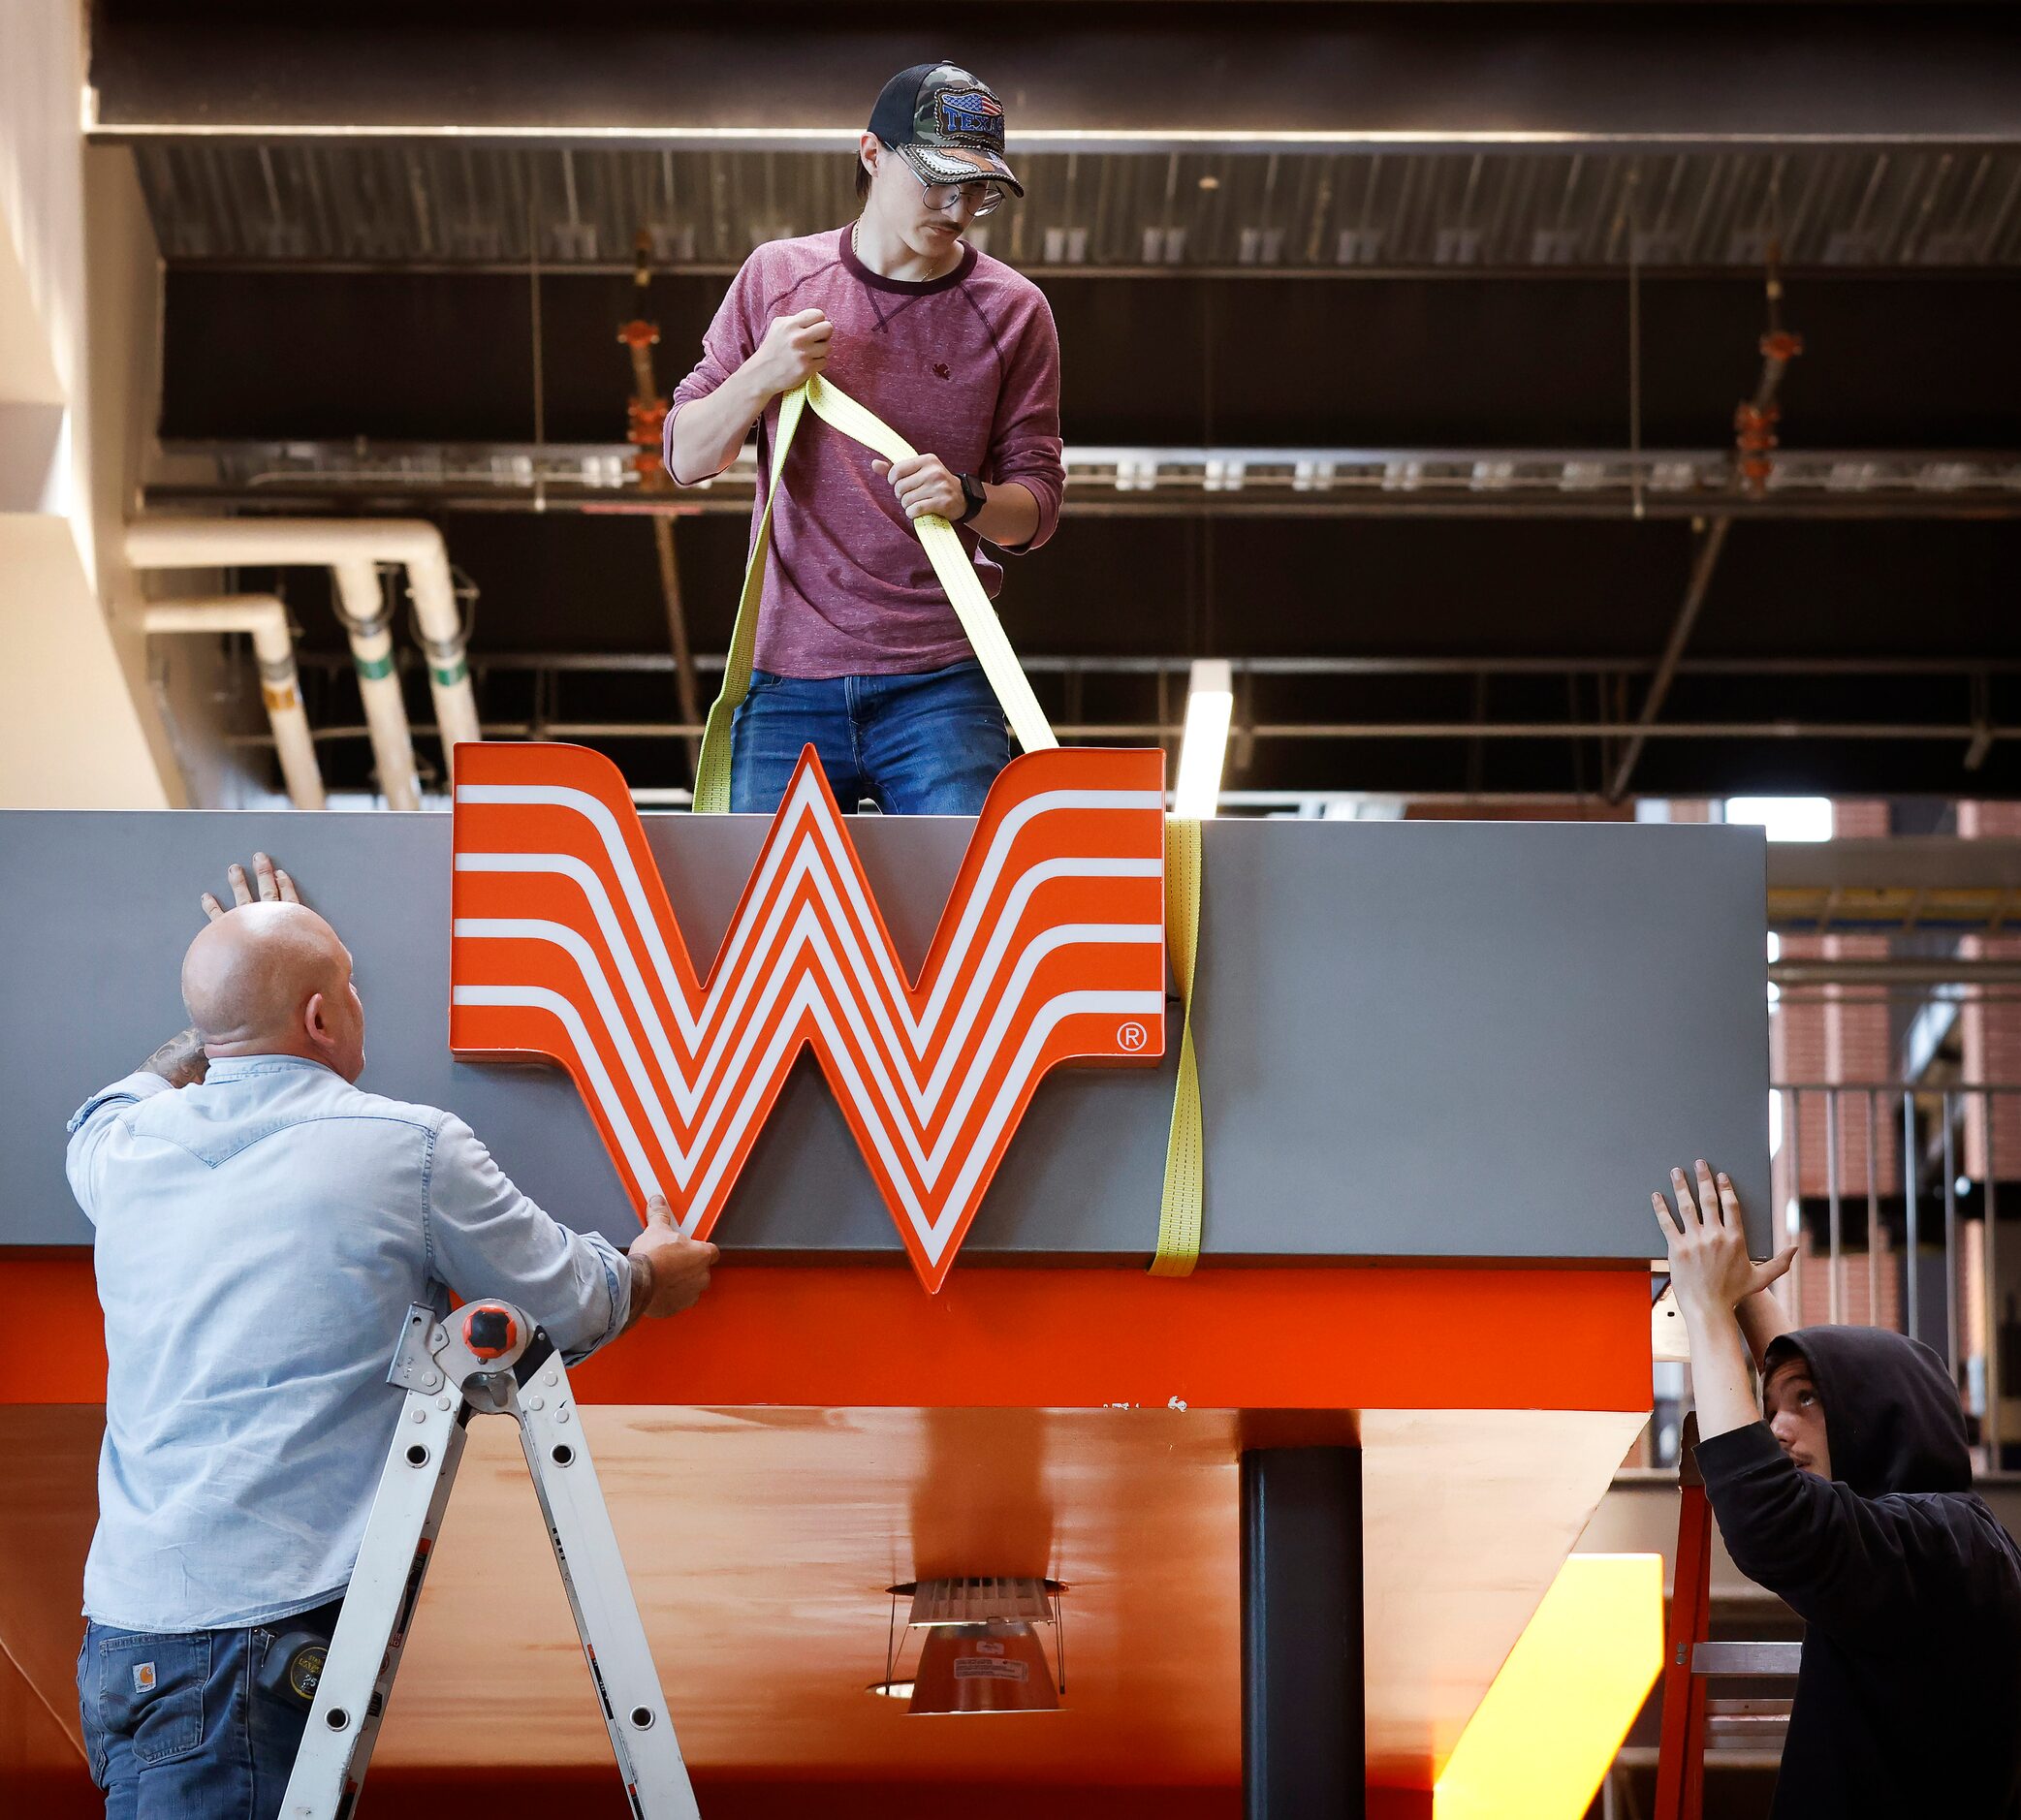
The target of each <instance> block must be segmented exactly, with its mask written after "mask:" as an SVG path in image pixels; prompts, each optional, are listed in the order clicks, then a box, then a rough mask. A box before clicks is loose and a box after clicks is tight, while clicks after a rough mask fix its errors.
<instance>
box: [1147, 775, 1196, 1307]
mask: <svg viewBox="0 0 2021 1820" xmlns="http://www.w3.org/2000/svg"><path fill="white" fill-rule="evenodd" d="M1165 952H1166V954H1167V955H1168V956H1169V957H1171V961H1172V978H1173V981H1174V983H1175V984H1176V985H1177V986H1178V988H1179V1002H1180V1004H1181V1006H1182V1007H1183V1008H1184V1022H1183V1023H1182V1025H1181V1028H1180V1037H1179V1084H1178V1087H1177V1089H1176V1090H1175V1091H1174V1093H1173V1095H1172V1130H1171V1133H1170V1135H1169V1136H1168V1137H1167V1139H1166V1141H1165V1192H1164V1198H1163V1200H1162V1201H1161V1202H1160V1204H1159V1207H1158V1248H1157V1254H1156V1255H1155V1256H1154V1257H1153V1259H1152V1261H1151V1273H1152V1275H1153V1276H1190V1275H1191V1274H1192V1273H1193V1266H1194V1265H1196V1264H1198V1263H1199V1262H1200V1217H1201V1209H1202V1205H1203V1202H1204V1199H1205V1192H1206V1186H1207V1184H1206V1181H1205V1179H1204V1167H1205V1166H1204V1159H1203V1156H1202V1132H1201V1120H1200V1064H1199V1061H1198V1059H1197V1057H1196V1056H1195V1054H1194V1051H1193V986H1194V982H1195V978H1196V962H1197V961H1198V959H1199V955H1200V824H1199V823H1198V822H1196V821H1191V820H1188V819H1186V818H1184V817H1182V816H1177V815H1174V816H1170V817H1168V818H1167V819H1166V822H1165Z"/></svg>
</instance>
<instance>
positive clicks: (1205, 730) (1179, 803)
mask: <svg viewBox="0 0 2021 1820" xmlns="http://www.w3.org/2000/svg"><path fill="white" fill-rule="evenodd" d="M1234 712H1235V671H1234V667H1233V666H1232V665H1231V664H1230V663H1229V662H1228V660H1227V659H1226V658H1225V657H1200V658H1195V659H1194V661H1193V669H1192V676H1191V679H1190V682H1189V684H1188V686H1187V689H1186V698H1185V737H1184V738H1183V739H1182V740H1181V741H1180V746H1179V782H1178V784H1177V785H1176V786H1175V787H1174V789H1173V792H1172V813H1173V814H1174V815H1178V816H1183V817H1184V818H1185V819H1186V820H1188V821H1205V820H1206V819H1207V818H1208V817H1210V816H1212V815H1213V814H1214V812H1215V806H1216V802H1217V801H1218V800H1219V797H1220V794H1221V766H1222V763H1223V762H1224V761H1225V760H1226V758H1227V756H1228V722H1229V720H1230V719H1231V718H1232V717H1233V715H1234Z"/></svg>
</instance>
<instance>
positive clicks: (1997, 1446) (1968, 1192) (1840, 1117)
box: [1771, 1082, 2021, 1469]
mask: <svg viewBox="0 0 2021 1820" xmlns="http://www.w3.org/2000/svg"><path fill="white" fill-rule="evenodd" d="M1772 1092H1773V1094H1774V1096H1775V1099H1776V1102H1777V1107H1778V1112H1779V1114H1780V1125H1781V1133H1782V1141H1781V1143H1780V1144H1779V1145H1778V1146H1777V1148H1776V1152H1775V1155H1774V1157H1773V1159H1772V1161H1771V1179H1772V1182H1773V1185H1774V1193H1775V1211H1776V1228H1777V1232H1778V1235H1779V1240H1780V1242H1784V1243H1786V1242H1788V1241H1789V1240H1791V1239H1796V1240H1798V1241H1799V1250H1798V1252H1797V1257H1796V1262H1795V1263H1794V1265H1792V1267H1791V1269H1790V1271H1789V1274H1788V1276H1787V1277H1786V1278H1785V1279H1784V1285H1783V1294H1784V1303H1785V1305H1786V1306H1787V1307H1788V1309H1789V1313H1790V1316H1791V1318H1792V1319H1793V1320H1794V1321H1796V1322H1797V1323H1798V1324H1799V1325H1803V1324H1806V1323H1815V1322H1819V1321H1831V1322H1851V1323H1853V1324H1856V1325H1863V1326H1870V1327H1887V1328H1890V1329H1892V1330H1893V1331H1895V1332H1899V1333H1904V1334H1908V1335H1909V1336H1910V1338H1912V1339H1920V1340H1925V1341H1927V1342H1928V1343H1929V1344H1930V1345H1932V1346H1933V1347H1935V1348H1936V1350H1937V1351H1938V1352H1939V1353H1940V1354H1941V1355H1942V1357H1943V1358H1944V1360H1945V1361H1946V1363H1947V1364H1948V1365H1949V1368H1950V1373H1951V1380H1952V1382H1953V1383H1954V1384H1955V1385H1957V1386H1958V1389H1959V1393H1960V1396H1961V1400H1962V1403H1963V1406H1964V1409H1965V1412H1966V1416H1967V1419H1968V1422H1969V1423H1970V1424H1972V1425H1973V1427H1974V1429H1975V1439H1976V1441H1977V1443H1978V1445H1979V1446H1980V1447H1981V1448H1982V1449H1983V1451H1984V1456H1985V1463H1986V1465H1987V1466H1988V1467H1990V1468H1993V1469H1998V1468H1999V1467H2000V1465H2001V1464H2002V1445H2003V1438H2004V1437H2003V1434H2002V1426H2001V1398H2002V1395H2003V1391H2004V1390H2005V1386H2004V1384H2003V1382H2002V1380H2003V1376H2004V1374H2003V1372H2002V1369H2001V1357H2000V1355H2001V1330H2002V1306H2003V1298H2002V1285H2001V1275H2000V1235H1999V1224H2000V1171H2001V1158H2000V1151H1999V1137H1998V1127H1999V1125H2000V1124H2001V1122H2002V1121H2001V1118H2000V1117H1999V1116H1998V1115H1997V1114H1999V1112H2000V1110H2001V1107H2002V1104H2003V1102H2007V1103H2009V1104H2010V1103H2011V1101H2012V1099H2013V1096H2015V1095H2021V1084H2012V1085H2008V1084H1999V1085H1996V1084H1992V1083H1954V1084H1950V1085H1916V1084H1910V1083H1901V1082H1892V1083H1879V1084H1873V1085H1863V1084H1852V1085H1847V1084H1840V1083H1812V1082H1789V1083H1781V1084H1778V1085H1777V1086H1775V1087H1774V1088H1772ZM1883 1132H1891V1133H1892V1141H1890V1139H1889V1138H1887V1137H1884V1136H1883ZM1969 1132H1971V1133H1975V1134H1976V1136H1975V1142H1974V1143H1972V1144H1971V1145H1968V1133H1969ZM1820 1143H1821V1146H1822V1148H1823V1152H1824V1155H1823V1158H1822V1167H1821V1168H1820V1167H1819V1164H1818V1159H1817V1158H1816V1153H1815V1151H1816V1146H1817V1145H1820ZM1890 1147H1892V1148H1893V1150H1894V1152H1895V1154H1894V1156H1893V1157H1892V1158H1888V1159H1887V1161H1886V1162H1885V1163H1884V1162H1883V1158H1884V1157H1885V1155H1886V1152H1887V1151H1888V1149H1889V1148H1890ZM1807 1148H1809V1149H1810V1150H1811V1152H1812V1154H1811V1156H1810V1159H1809V1161H1808V1163H1807V1161H1806V1150H1807ZM1968 1148H1970V1150H1971V1152H1972V1154H1971V1155H1970V1158H1969V1161H1970V1165H1971V1167H1970V1168H1969V1169H1968V1168H1967V1167H1965V1165H1966V1163H1967V1160H1968ZM2013 1160H2014V1161H2015V1163H2016V1164H2017V1165H2021V1158H2015V1159H2013ZM1806 1190H1808V1191H1806ZM1848 1238H1850V1239H1853V1240H1856V1242H1848ZM1857 1277H1863V1278H1864V1283H1863V1285H1862V1284H1860V1283H1858V1282H1856V1280H1855V1279H1856V1278H1857ZM1862 1288H1863V1290H1864V1293H1859V1292H1860V1290H1861V1289H1862ZM1940 1292H1941V1293H1940ZM2016 1438H2021V1437H2016Z"/></svg>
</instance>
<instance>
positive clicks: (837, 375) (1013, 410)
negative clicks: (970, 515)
mask: <svg viewBox="0 0 2021 1820" xmlns="http://www.w3.org/2000/svg"><path fill="white" fill-rule="evenodd" d="M810 307H818V308H820V309H821V310H822V311H823V312H824V313H825V314H826V315H827V317H828V319H829V321H830V322H832V323H833V324H834V325H835V339H834V341H833V342H832V344H831V346H830V350H829V359H828V367H827V374H828V377H829V378H830V379H832V380H834V381H835V383H836V384H837V385H838V386H839V387H841V389H842V390H843V391H844V392H848V393H849V394H850V396H851V397H853V398H855V399H857V400H858V401H859V402H860V403H862V404H864V405H866V406H868V408H869V409H870V410H872V411H874V412H875V413H876V414H877V415H878V416H879V417H881V418H882V419H883V420H884V421H885V422H886V423H887V424H890V425H891V426H892V427H893V428H894V429H896V430H897V431H898V432H899V433H900V435H901V436H903V437H904V438H905V440H906V441H907V442H909V443H910V444H911V445H912V446H913V447H914V448H915V449H917V450H919V451H920V453H921V454H922V455H938V456H939V457H940V459H941V460H942V461H944V462H946V463H947V465H948V466H949V467H950V468H952V469H954V470H955V471H956V472H957V473H966V474H973V475H975V476H977V477H978V478H979V479H981V480H985V481H988V482H991V483H993V484H995V485H1001V484H1003V483H1005V482H1010V481H1015V482H1016V483H1017V484H1018V485H1019V486H1024V487H1026V489H1027V490H1028V491H1029V492H1030V494H1031V496H1032V497H1033V498H1034V499H1035V500H1037V501H1038V529H1037V530H1036V531H1035V532H1034V533H1033V534H1032V537H1031V540H1030V542H1029V543H1026V544H1025V545H1022V546H1021V547H1020V548H1021V549H1036V548H1037V547H1038V546H1039V545H1040V544H1043V543H1044V542H1045V541H1046V540H1047V538H1049V537H1051V536H1052V535H1053V527H1054V525H1055V524H1056V523H1057V522H1058V517H1059V496H1060V493H1061V490H1062V489H1063V487H1064V486H1065V480H1066V476H1065V471H1064V469H1063V468H1062V467H1061V465H1060V457H1059V338H1058V333H1057V332H1056V331H1055V329H1054V327H1053V312H1052V310H1051V308H1050V307H1048V305H1047V303H1046V298H1045V294H1044V293H1043V292H1042V291H1040V290H1039V288H1038V287H1037V286H1036V285H1035V284H1033V283H1032V282H1031V280H1030V279H1028V278H1026V277H1024V276H1023V275H1022V274H1020V273H1018V272H1016V271H1013V270H1012V269H1011V268H1010V267H1008V266H1006V265H1004V264H1002V263H1001V262H1000V261H998V260H994V259H991V258H989V257H987V256H986V255H983V254H980V253H978V252H976V251H975V249H974V248H973V247H966V248H964V249H963V254H962V261H961V264H960V265H958V266H957V267H955V268H954V270H953V271H951V272H949V273H947V274H946V275H945V276H944V277H940V278H934V279H931V280H928V281H926V282H913V281H907V280H904V279H899V278H885V277H881V276H880V275H879V274H877V273H876V272H873V271H871V270H869V269H868V267H866V266H865V265H864V264H863V263H862V262H861V261H860V260H859V259H858V258H857V257H856V255H855V253H854V252H853V251H852V250H851V248H850V244H849V230H848V229H847V228H843V229H841V230H839V231H838V232H831V233H827V234H815V235H806V236H805V238H802V239H798V240H772V241H768V242H767V243H766V244H765V245H763V246H761V247H759V248H758V249H757V251H755V252H754V253H752V254H751V256H750V257H749V258H748V259H747V260H745V261H744V263H743V268H742V270H741V271H739V272H738V274H737V277H736V279H735V280H734V281H733V282H732V284H731V286H730V290H729V294H728V295H727V296H726V297H725V298H723V301H722V306H721V308H719V309H718V310H717V311H716V314H715V320H714V321H713V322H712V323H711V324H710V326H709V331H708V333H707V334H705V335H704V336H703V338H702V359H701V361H699V362H698V363H697V365H696V367H695V369H694V371H693V372H691V373H689V374H688V376H687V377H686V378H685V379H684V380H682V381H681V382H680V385H679V388H678V389H677V390H676V392H675V393H674V396H673V399H672V401H671V405H670V408H669V410H668V412H667V424H666V431H665V445H664V450H663V453H664V454H665V455H667V457H668V460H669V466H670V469H671V465H672V451H673V436H674V420H675V418H676V417H677V416H678V415H679V411H680V408H681V406H682V405H684V404H687V403H689V402H691V401H692V400H693V399H696V398H700V397H706V396H707V395H708V394H709V393H710V392H713V391H714V390H715V389H716V388H717V387H718V386H720V385H721V384H722V383H723V381H724V380H726V379H727V378H729V376H730V375H731V374H732V373H734V372H735V371H736V370H737V368H738V367H740V366H742V364H743V362H744V361H746V360H748V359H749V358H750V356H751V354H752V352H753V351H754V350H755V349H756V348H757V346H758V343H759V342H760V341H761V340H762V339H763V338H764V335H765V330H766V329H767V327H768V326H769V325H770V324H771V323H772V321H773V319H774V317H778V316H790V315H792V314H793V313H794V312H795V311H797V310H804V309H807V308H810ZM778 416H779V407H778V400H777V399H774V400H773V402H772V403H771V404H770V405H769V406H767V408H766V411H765V415H764V417H763V418H762V419H761V420H760V421H759V425H758V460H759V472H760V475H761V476H763V475H765V474H768V473H770V471H771V463H772V438H773V435H774V431H775V429H776V428H777V425H778ZM876 458H877V457H875V456H874V455H871V453H870V451H869V450H868V449H866V448H864V447H863V445H862V444H861V443H858V442H854V441H852V440H850V438H848V437H846V436H843V435H841V434H840V433H839V432H837V430H834V429H832V428H830V427H829V425H828V424H824V423H822V422H821V421H820V419H819V418H817V417H815V416H814V414H813V413H812V412H808V413H807V414H806V416H805V417H804V418H803V419H802V420H801V424H800V428H799V430H798V431H797V432H796V433H795V435H794V438H793V448H792V450H791V452H790V453H789V454H788V455H787V457H786V471H785V475H784V477H783V478H784V488H785V490H784V496H783V497H782V498H781V499H780V500H779V502H778V505H777V506H776V508H775V509H774V513H773V520H772V557H771V560H770V562H769V563H768V564H767V567H766V575H765V593H764V597H763V601H762V604H761V606H760V610H759V614H758V649H757V662H758V667H759V668H760V669H761V670H770V671H774V672H775V673H776V674H778V675H785V676H849V675H906V674H913V673H917V672H920V671H927V670H938V669H941V668H943V667H944V666H946V665H948V664H952V663H956V662H959V661H960V660H961V659H962V658H963V657H965V656H967V655H968V641H967V639H966V638H965V637H964V636H963V632H962V626H961V622H960V621H959V620H958V619H957V618H956V617H955V613H954V609H953V608H952V607H950V606H949V605H948V603H947V596H946V595H945V594H944V593H943V592H942V591H941V587H940V583H939V581H937V580H936V579H935V577H934V575H933V569H932V564H931V563H930V562H928V560H927V554H926V551H925V549H923V548H922V547H921V544H920V541H919V538H918V535H917V534H916V533H915V532H914V531H913V529H912V527H911V523H910V521H909V520H908V519H907V518H906V517H905V515H904V513H903V512H902V511H900V508H899V503H898V500H897V499H896V498H895V497H894V496H893V494H892V489H891V483H890V482H889V481H888V480H886V479H884V478H881V477H880V476H878V475H876V474H873V473H872V472H871V470H870V463H871V462H872V461H873V460H874V459H876ZM763 506H764V494H763V487H762V485H761V487H760V494H759V501H758V508H757V511H762V510H763ZM757 511H754V512H753V514H752V521H751V522H752V530H753V533H754V534H755V531H756V528H757ZM958 528H959V530H960V535H961V538H962V541H963V544H964V545H966V546H967V548H968V550H969V553H970V554H971V555H972V556H973V558H974V560H975V567H976V573H977V575H978V576H979V577H980V578H981V580H982V583H983V586H984V588H985V589H986V590H987V591H988V593H989V594H990V596H991V597H992V598H993V599H994V598H995V595H996V592H997V590H998V589H999V588H1000V587H1001V586H1002V585H1003V570H1002V568H1001V567H1000V566H999V565H998V564H997V562H996V561H995V558H994V556H993V555H992V554H991V553H990V551H989V549H988V548H987V547H985V546H983V545H981V544H980V543H979V542H978V540H977V538H976V537H975V535H974V533H973V532H972V531H971V530H969V529H968V527H966V526H965V525H964V526H961V527H958Z"/></svg>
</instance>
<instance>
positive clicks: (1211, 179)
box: [1200, 176, 1221, 190]
mask: <svg viewBox="0 0 2021 1820" xmlns="http://www.w3.org/2000/svg"><path fill="white" fill-rule="evenodd" d="M1200 187H1201V188H1202V189H1203V190H1217V189H1219V188H1220V187H1221V180H1220V178H1219V177H1216V176H1205V177H1202V178H1201V179H1200Z"/></svg>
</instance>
